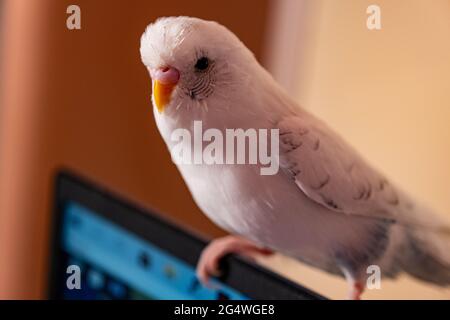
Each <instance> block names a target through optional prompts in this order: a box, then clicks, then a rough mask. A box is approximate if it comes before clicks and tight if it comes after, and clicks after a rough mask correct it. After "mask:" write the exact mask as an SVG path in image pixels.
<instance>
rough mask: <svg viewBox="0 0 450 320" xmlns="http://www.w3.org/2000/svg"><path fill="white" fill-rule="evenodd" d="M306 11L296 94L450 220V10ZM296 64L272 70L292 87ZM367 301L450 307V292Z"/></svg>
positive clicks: (406, 5) (380, 294)
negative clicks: (372, 17)
mask: <svg viewBox="0 0 450 320" xmlns="http://www.w3.org/2000/svg"><path fill="white" fill-rule="evenodd" d="M282 2H284V4H282V6H285V7H287V8H289V7H293V6H297V7H298V6H299V4H298V1H295V0H293V1H282ZM371 4H377V5H379V6H380V8H381V26H382V28H381V30H376V31H370V30H368V29H367V27H366V18H367V17H368V15H367V14H366V9H367V7H368V6H369V5H371ZM301 7H302V8H303V9H304V10H305V11H306V13H305V12H300V13H299V14H300V15H301V16H306V17H308V18H307V21H306V22H305V25H303V28H306V29H307V30H308V34H307V36H305V34H304V31H303V32H302V31H300V33H298V32H295V31H292V32H293V35H292V36H291V38H290V40H292V39H296V38H298V39H300V40H299V41H300V42H301V43H300V45H296V44H292V42H290V43H289V42H288V45H287V47H283V44H281V45H282V48H283V49H285V50H288V48H293V50H296V54H295V55H296V56H298V57H300V60H301V61H300V62H296V63H297V64H298V66H297V69H298V73H297V75H296V76H297V78H296V79H297V81H296V86H293V87H292V88H290V91H291V92H292V93H293V94H294V95H295V96H296V97H297V100H298V101H299V102H300V103H301V105H302V106H304V107H305V108H307V109H309V110H310V111H312V112H314V113H315V114H317V115H319V116H320V117H321V118H323V119H325V120H326V121H327V122H328V123H329V124H330V125H331V126H332V127H334V128H335V129H336V130H337V131H338V132H340V133H341V134H342V135H343V136H344V137H345V138H346V139H347V140H348V141H350V142H351V143H352V144H353V145H354V146H355V147H356V148H357V149H358V150H359V151H360V152H361V153H362V154H363V155H364V156H365V157H366V158H367V159H370V162H371V163H372V164H373V165H375V166H376V167H377V168H380V169H381V170H382V171H383V172H385V173H386V174H387V176H389V177H390V178H391V179H392V180H394V181H395V182H396V183H397V184H398V185H400V186H402V187H403V188H404V189H406V190H408V191H409V192H411V193H412V194H413V195H414V196H415V197H416V198H417V199H420V200H423V201H425V202H426V203H428V204H429V205H430V206H432V207H434V208H435V209H436V210H437V211H438V212H439V213H440V214H442V215H443V216H445V217H446V218H447V220H450V219H449V218H450V1H448V0H433V1H425V0H403V1H400V0H396V1H389V0H385V1H365V0H359V1H348V0H344V1H330V0H321V1H314V3H313V2H312V1H302V6H301ZM287 14H288V15H291V14H292V13H290V12H288V13H287ZM297 52H298V53H297ZM280 54H283V53H279V55H280ZM291 55H292V53H291ZM276 58H277V57H275V58H274V59H276ZM284 61H286V60H284ZM287 63H288V66H287V68H286V69H283V68H284V66H282V65H281V66H280V65H271V66H273V67H274V68H275V71H277V70H279V69H282V70H285V71H284V73H283V74H281V75H280V78H282V80H283V79H284V78H283V77H284V74H285V73H287V72H288V70H289V68H290V67H291V66H292V61H289V62H287ZM275 73H276V72H275ZM291 76H292V75H291ZM271 263H273V264H274V265H275V266H277V267H278V266H280V269H282V270H283V271H284V272H286V273H287V274H289V275H290V276H291V277H293V278H294V279H297V280H299V281H302V282H303V283H305V284H307V285H309V286H310V287H312V288H316V289H317V290H319V292H327V293H328V295H329V296H331V297H335V298H342V297H343V296H344V295H343V292H344V293H345V290H346V289H345V288H346V286H345V282H344V281H339V280H335V279H334V278H333V279H331V278H330V277H329V276H327V275H322V274H321V273H320V272H315V271H312V270H310V269H309V268H303V267H302V268H300V267H299V266H297V265H296V264H295V263H293V262H292V264H295V266H291V267H287V266H286V264H285V262H284V261H277V259H275V261H273V262H271ZM281 266H282V267H281ZM364 297H365V298H377V299H380V298H388V299H390V298H405V299H409V298H414V299H418V298H444V299H449V298H450V291H449V290H440V289H436V288H432V287H430V286H424V285H422V284H419V283H416V282H413V281H410V280H409V279H401V281H399V282H396V283H392V282H390V281H383V282H382V290H374V291H371V292H367V294H365V296H364Z"/></svg>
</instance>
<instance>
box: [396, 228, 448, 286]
mask: <svg viewBox="0 0 450 320" xmlns="http://www.w3.org/2000/svg"><path fill="white" fill-rule="evenodd" d="M405 249H406V250H404V253H403V259H402V267H403V270H404V271H405V272H407V273H408V274H410V275H412V276H413V277H415V278H418V279H420V280H424V281H427V282H430V283H433V284H436V285H439V286H449V285H450V236H449V234H448V233H447V230H446V229H443V230H442V232H439V231H436V230H434V231H430V230H427V229H409V230H407V231H406V248H405Z"/></svg>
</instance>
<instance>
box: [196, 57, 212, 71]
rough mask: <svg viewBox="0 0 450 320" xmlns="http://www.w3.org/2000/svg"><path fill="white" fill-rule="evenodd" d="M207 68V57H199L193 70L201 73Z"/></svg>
mask: <svg viewBox="0 0 450 320" xmlns="http://www.w3.org/2000/svg"><path fill="white" fill-rule="evenodd" d="M208 66H209V59H208V58H207V57H201V58H200V59H198V60H197V62H196V63H195V69H197V70H200V71H203V70H206V69H207V68H208Z"/></svg>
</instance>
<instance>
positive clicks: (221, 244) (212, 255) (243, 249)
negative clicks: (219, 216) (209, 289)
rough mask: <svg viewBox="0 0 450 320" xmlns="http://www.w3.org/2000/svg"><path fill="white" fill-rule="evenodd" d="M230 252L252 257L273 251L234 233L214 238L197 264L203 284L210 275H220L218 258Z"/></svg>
mask: <svg viewBox="0 0 450 320" xmlns="http://www.w3.org/2000/svg"><path fill="white" fill-rule="evenodd" d="M230 253H236V254H240V255H243V256H247V257H250V258H253V256H254V255H257V254H262V255H270V254H272V253H273V252H272V251H270V250H268V249H264V248H260V247H258V246H257V245H255V244H254V243H252V242H250V241H249V240H247V239H244V238H241V237H238V236H234V235H230V236H225V237H223V238H219V239H215V240H213V241H211V243H210V244H209V245H208V246H207V247H206V248H205V249H204V250H203V252H202V254H201V256H200V259H199V261H198V264H197V277H198V278H199V280H200V281H201V282H202V283H203V284H204V285H207V284H208V280H209V278H210V277H211V276H219V275H220V269H219V263H220V260H221V259H222V258H223V257H224V256H226V255H227V254H230Z"/></svg>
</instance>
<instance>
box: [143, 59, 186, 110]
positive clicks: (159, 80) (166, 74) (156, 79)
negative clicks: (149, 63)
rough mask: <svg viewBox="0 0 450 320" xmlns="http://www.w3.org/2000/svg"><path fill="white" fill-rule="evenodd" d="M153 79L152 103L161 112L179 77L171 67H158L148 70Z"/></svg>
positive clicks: (168, 101)
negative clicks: (154, 69)
mask: <svg viewBox="0 0 450 320" xmlns="http://www.w3.org/2000/svg"><path fill="white" fill-rule="evenodd" d="M150 74H151V76H152V79H153V103H154V105H155V107H156V109H158V112H159V113H162V112H163V111H164V109H165V107H166V106H167V105H168V104H169V103H170V100H171V97H172V92H173V90H174V88H175V87H176V85H177V84H178V81H179V79H180V73H179V72H178V70H177V69H175V68H172V67H165V68H160V69H158V70H156V71H154V72H153V71H151V72H150Z"/></svg>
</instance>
